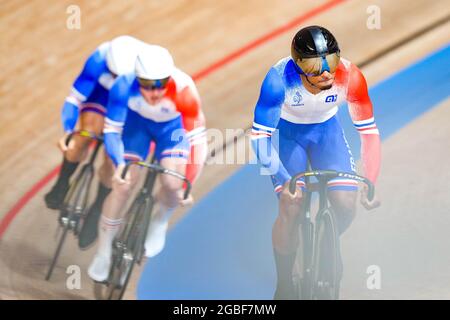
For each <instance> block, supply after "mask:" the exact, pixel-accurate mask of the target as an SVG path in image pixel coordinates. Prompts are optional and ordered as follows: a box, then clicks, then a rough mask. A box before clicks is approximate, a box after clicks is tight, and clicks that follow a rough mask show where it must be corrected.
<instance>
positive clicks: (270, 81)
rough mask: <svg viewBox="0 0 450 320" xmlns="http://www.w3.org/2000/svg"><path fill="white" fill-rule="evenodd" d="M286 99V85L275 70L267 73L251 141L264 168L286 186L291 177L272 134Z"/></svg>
mask: <svg viewBox="0 0 450 320" xmlns="http://www.w3.org/2000/svg"><path fill="white" fill-rule="evenodd" d="M284 97H285V91H284V84H283V80H282V79H281V77H280V76H279V75H278V73H277V72H276V70H275V69H273V68H271V69H270V70H269V72H268V73H267V75H266V77H265V79H264V81H263V84H262V86H261V92H260V95H259V99H258V102H257V103H256V107H255V113H254V120H253V127H252V133H251V141H252V146H253V149H254V150H255V153H256V156H257V158H258V160H259V161H260V162H261V164H262V166H263V167H264V168H266V169H268V170H269V173H270V174H271V175H275V177H276V179H277V180H278V182H279V183H281V184H282V185H284V184H285V183H286V182H287V181H288V180H289V179H290V178H291V176H290V175H289V173H288V172H287V170H286V168H285V167H284V166H283V164H282V163H281V161H280V157H279V155H278V152H277V151H276V150H275V148H274V146H273V144H272V139H271V137H272V133H273V132H274V131H275V129H276V127H277V125H278V121H279V120H280V114H281V106H282V104H283V101H284Z"/></svg>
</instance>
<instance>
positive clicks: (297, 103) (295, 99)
mask: <svg viewBox="0 0 450 320" xmlns="http://www.w3.org/2000/svg"><path fill="white" fill-rule="evenodd" d="M292 101H293V102H294V103H293V104H292V106H293V107H299V106H303V105H304V104H303V103H302V101H303V97H302V95H301V94H300V92H298V91H296V92H295V94H294V96H293V97H292Z"/></svg>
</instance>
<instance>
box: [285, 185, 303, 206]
mask: <svg viewBox="0 0 450 320" xmlns="http://www.w3.org/2000/svg"><path fill="white" fill-rule="evenodd" d="M302 197H303V192H302V190H301V189H300V188H299V187H296V188H295V194H291V192H290V191H289V181H288V182H286V183H285V184H284V186H283V190H282V191H281V193H280V200H281V201H283V202H285V203H287V204H291V205H297V204H299V203H300V201H301V199H302Z"/></svg>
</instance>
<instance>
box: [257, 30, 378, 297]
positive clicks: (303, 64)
mask: <svg viewBox="0 0 450 320" xmlns="http://www.w3.org/2000/svg"><path fill="white" fill-rule="evenodd" d="M343 102H348V106H349V111H350V115H351V117H352V120H353V123H354V125H355V128H356V129H357V130H358V132H359V133H360V138H361V158H362V162H363V167H364V174H365V176H366V177H367V178H368V179H369V180H371V181H372V182H373V183H375V182H376V179H377V177H378V174H379V169H380V161H381V151H380V150H381V148H380V145H381V144H380V138H379V132H378V129H377V126H376V123H375V119H374V116H373V107H372V103H371V101H370V98H369V95H368V91H367V84H366V81H365V79H364V76H363V75H362V73H361V71H360V70H359V69H358V68H357V67H356V66H355V65H354V64H352V63H351V62H350V61H348V60H346V59H344V58H341V57H340V49H339V46H338V43H337V41H336V39H335V38H334V36H333V35H332V34H331V33H330V32H329V31H328V30H327V29H325V28H323V27H319V26H310V27H305V28H303V29H301V30H300V31H299V32H298V33H297V34H296V35H295V37H294V38H293V41H292V45H291V56H289V57H286V58H284V59H281V60H280V61H279V62H278V63H276V64H275V65H274V66H273V67H272V68H270V70H269V72H268V73H267V75H266V77H265V79H264V81H263V84H262V87H261V93H260V96H259V99H258V102H257V104H256V107H255V112H254V122H253V128H252V133H251V137H252V144H253V147H254V149H255V151H256V154H257V157H258V159H259V161H260V162H261V163H262V165H263V167H264V169H265V170H266V172H267V174H270V176H271V179H272V183H273V186H274V190H275V192H276V193H277V195H278V198H279V213H278V217H277V219H276V221H275V224H274V226H273V234H272V239H273V249H274V256H275V265H276V269H277V287H276V291H275V296H274V297H275V299H291V298H295V288H294V285H293V281H292V269H293V265H294V261H295V258H296V250H297V247H298V241H299V232H298V230H299V228H298V223H301V215H300V214H301V207H302V190H304V188H305V182H304V180H303V179H299V180H298V181H297V192H296V193H295V195H291V193H290V192H289V188H288V184H289V180H290V179H291V177H292V176H293V175H294V174H296V173H299V172H303V171H306V170H307V165H308V161H309V163H310V165H311V168H312V169H317V170H336V171H344V172H349V173H352V172H354V171H355V170H356V169H355V162H354V159H353V156H352V153H351V151H350V148H349V146H348V143H347V140H346V138H345V135H344V132H343V130H342V128H341V126H340V123H339V120H338V118H337V115H336V113H337V111H338V106H339V104H341V103H343ZM328 190H329V192H328V196H329V200H330V203H331V205H332V206H333V208H334V211H335V212H336V216H337V220H338V221H337V223H338V228H339V232H340V234H342V233H343V232H344V231H345V230H346V229H347V228H348V227H349V226H350V224H351V222H352V220H353V218H354V215H355V210H356V206H355V204H356V190H357V183H356V182H355V181H353V180H349V179H334V180H331V181H330V182H329V183H328ZM361 203H362V205H363V206H364V207H365V208H367V209H373V208H375V207H377V206H379V204H380V202H379V200H378V199H377V198H376V197H375V198H374V199H373V200H372V201H369V200H368V196H367V189H366V188H364V189H363V190H362V196H361ZM341 269H342V268H341Z"/></svg>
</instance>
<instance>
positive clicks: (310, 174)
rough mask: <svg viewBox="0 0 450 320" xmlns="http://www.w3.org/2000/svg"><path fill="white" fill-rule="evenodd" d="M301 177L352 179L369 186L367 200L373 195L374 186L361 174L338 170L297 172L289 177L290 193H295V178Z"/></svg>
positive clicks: (371, 198) (370, 199)
mask: <svg viewBox="0 0 450 320" xmlns="http://www.w3.org/2000/svg"><path fill="white" fill-rule="evenodd" d="M301 177H320V178H325V179H326V180H331V179H334V178H347V179H352V180H356V181H360V182H363V183H365V184H366V185H367V187H368V188H369V192H368V194H367V198H368V199H369V201H372V200H373V197H374V195H375V187H374V185H373V183H372V182H371V181H370V180H369V179H367V178H365V177H362V176H358V175H357V174H353V173H347V172H338V171H332V170H313V171H306V172H301V173H297V174H296V175H294V176H293V177H292V178H291V180H290V182H289V192H290V193H291V194H294V193H295V187H296V182H297V179H298V178H301Z"/></svg>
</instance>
